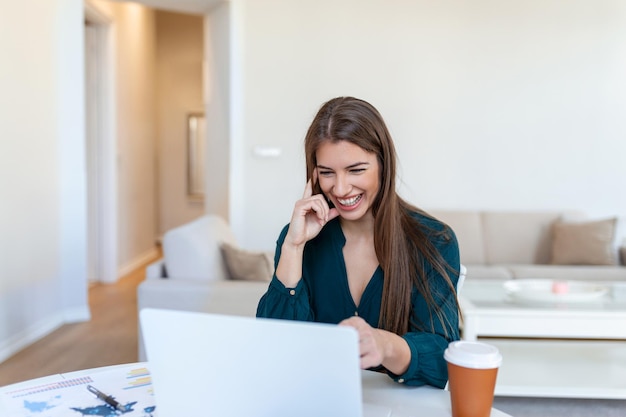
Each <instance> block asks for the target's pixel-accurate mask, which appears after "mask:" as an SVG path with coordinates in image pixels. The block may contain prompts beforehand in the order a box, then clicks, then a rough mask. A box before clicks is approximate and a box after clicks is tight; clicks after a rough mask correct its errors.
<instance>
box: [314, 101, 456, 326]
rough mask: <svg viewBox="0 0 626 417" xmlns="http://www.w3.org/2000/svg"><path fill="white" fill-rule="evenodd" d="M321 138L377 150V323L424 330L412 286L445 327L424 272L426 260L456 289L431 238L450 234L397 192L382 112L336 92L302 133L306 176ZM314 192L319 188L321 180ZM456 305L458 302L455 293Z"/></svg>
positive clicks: (393, 159)
mask: <svg viewBox="0 0 626 417" xmlns="http://www.w3.org/2000/svg"><path fill="white" fill-rule="evenodd" d="M325 141H332V142H338V141H348V142H350V143H353V144H355V145H357V146H359V147H360V148H361V149H363V150H365V151H367V152H372V153H374V154H376V157H377V159H378V163H379V166H380V169H379V173H380V189H379V191H378V195H377V196H376V198H375V199H374V202H373V204H372V214H373V215H374V248H375V250H376V256H377V258H378V262H379V264H380V266H381V268H382V270H383V272H384V274H385V279H384V284H383V295H382V301H381V309H380V317H379V326H380V327H382V328H383V329H386V330H388V331H391V332H394V333H396V334H398V335H402V334H404V333H406V332H408V331H409V329H410V326H414V327H416V328H417V329H420V330H427V329H426V326H427V325H426V323H419V322H417V318H416V317H413V314H412V306H411V293H412V290H413V287H415V288H416V289H417V290H418V291H419V292H420V294H421V295H422V296H423V297H424V299H425V300H426V303H427V304H428V306H429V311H431V317H430V321H431V323H430V326H428V327H430V328H432V327H433V326H432V320H433V317H432V313H434V314H435V315H436V316H437V318H438V319H439V320H440V321H441V324H442V326H443V328H444V329H446V332H447V329H448V327H449V326H448V324H449V323H447V320H446V319H445V316H444V314H443V313H442V312H441V309H440V308H438V307H437V303H436V300H435V297H434V296H433V289H432V287H431V283H430V282H428V278H427V277H426V273H425V271H424V261H426V262H428V263H430V265H431V266H432V268H433V269H434V270H435V271H436V272H438V273H439V274H441V276H442V277H443V279H444V280H445V283H446V284H447V286H448V287H449V288H450V289H451V290H452V292H453V293H454V291H455V290H454V285H453V284H452V281H451V279H450V276H449V272H450V273H452V272H454V273H458V271H455V270H454V268H453V267H452V266H450V265H448V264H447V262H446V261H445V260H444V259H443V257H442V256H441V254H440V253H439V252H438V251H437V249H436V247H435V245H434V244H433V243H432V241H431V239H432V238H435V239H449V238H450V234H449V229H448V228H447V227H446V228H444V230H442V231H437V230H430V229H425V227H424V226H423V225H421V224H420V223H419V222H418V221H417V220H416V219H415V218H414V217H413V215H412V213H420V214H422V215H425V216H427V217H430V216H428V214H426V213H425V212H424V211H422V210H420V209H418V208H416V207H414V206H413V205H411V204H409V203H407V202H406V201H404V200H403V199H402V198H401V197H400V196H399V195H398V194H397V192H396V151H395V147H394V144H393V140H392V139H391V135H390V134H389V131H388V130H387V126H386V125H385V122H384V121H383V118H382V116H381V115H380V113H379V112H378V111H377V110H376V109H375V108H374V107H373V106H372V105H371V104H369V103H368V102H366V101H363V100H360V99H357V98H354V97H338V98H334V99H332V100H330V101H328V102H326V103H325V104H324V105H322V107H321V108H320V110H319V111H318V113H317V115H316V116H315V118H314V120H313V122H312V123H311V126H310V127H309V130H308V132H307V134H306V138H305V145H304V147H305V155H306V172H307V179H308V178H311V176H312V175H313V169H314V168H315V167H316V166H317V157H316V152H317V149H318V148H319V146H320V145H321V144H322V143H323V142H325ZM313 192H314V193H315V194H317V193H321V192H322V191H321V189H320V188H319V184H315V187H314V190H313ZM455 303H456V307H457V309H458V301H456V298H455Z"/></svg>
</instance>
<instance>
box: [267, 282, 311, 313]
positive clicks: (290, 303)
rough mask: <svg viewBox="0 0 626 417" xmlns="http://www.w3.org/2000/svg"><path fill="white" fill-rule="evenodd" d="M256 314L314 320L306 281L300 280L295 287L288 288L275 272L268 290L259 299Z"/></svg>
mask: <svg viewBox="0 0 626 417" xmlns="http://www.w3.org/2000/svg"><path fill="white" fill-rule="evenodd" d="M256 315H257V317H265V318H273V319H287V320H301V321H313V320H314V315H313V312H312V311H311V305H310V303H309V292H308V290H307V287H306V285H305V283H304V281H303V280H300V282H298V285H296V287H295V288H287V287H285V286H284V285H283V283H282V282H280V280H279V279H278V278H276V274H274V276H273V277H272V281H271V282H270V285H269V288H268V289H267V292H266V293H265V294H264V295H263V297H261V300H260V301H259V305H258V307H257V311H256Z"/></svg>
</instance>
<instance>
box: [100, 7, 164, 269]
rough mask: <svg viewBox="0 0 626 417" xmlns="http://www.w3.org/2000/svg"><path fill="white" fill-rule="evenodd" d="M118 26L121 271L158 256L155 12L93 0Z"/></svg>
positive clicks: (117, 120) (117, 136)
mask: <svg viewBox="0 0 626 417" xmlns="http://www.w3.org/2000/svg"><path fill="white" fill-rule="evenodd" d="M91 2H92V3H93V4H94V5H95V6H96V7H97V8H99V9H100V10H101V11H102V12H103V13H104V14H106V15H107V16H110V17H111V19H112V21H113V26H114V30H115V47H114V49H115V62H116V66H115V82H116V92H115V97H116V101H115V105H114V106H115V111H116V115H115V120H116V127H115V129H116V130H115V136H116V138H117V144H116V146H117V179H118V181H117V194H118V196H117V204H118V207H117V209H118V216H117V218H118V263H119V265H118V271H119V276H123V275H125V274H127V273H129V272H131V271H132V270H134V269H136V268H138V267H139V266H141V265H142V264H143V263H145V262H146V260H149V259H152V258H153V257H154V256H156V254H157V251H156V246H155V244H156V239H157V235H158V232H157V229H158V219H157V196H156V193H157V183H156V166H157V160H156V144H157V135H158V134H157V120H158V119H157V100H156V97H157V94H156V86H157V84H156V17H155V15H156V12H155V11H154V10H153V9H151V8H148V7H145V6H142V5H140V4H136V3H116V2H111V1H107V0H91Z"/></svg>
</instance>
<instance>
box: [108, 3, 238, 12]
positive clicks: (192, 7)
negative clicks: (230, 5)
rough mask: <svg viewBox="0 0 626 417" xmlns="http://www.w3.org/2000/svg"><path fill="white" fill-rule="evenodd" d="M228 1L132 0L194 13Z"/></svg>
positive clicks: (166, 8) (205, 10) (147, 4)
mask: <svg viewBox="0 0 626 417" xmlns="http://www.w3.org/2000/svg"><path fill="white" fill-rule="evenodd" d="M115 1H131V0H115ZM226 1H228V0H132V2H133V3H141V4H144V5H146V6H149V7H152V8H155V9H163V10H170V11H173V12H181V13H194V14H205V13H207V12H208V11H209V10H211V9H212V8H213V7H215V6H216V5H218V4H219V3H224V2H226Z"/></svg>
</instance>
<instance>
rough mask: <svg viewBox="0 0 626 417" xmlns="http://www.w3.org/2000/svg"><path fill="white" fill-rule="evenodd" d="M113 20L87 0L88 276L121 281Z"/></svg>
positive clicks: (92, 278)
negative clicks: (119, 269) (118, 271)
mask: <svg viewBox="0 0 626 417" xmlns="http://www.w3.org/2000/svg"><path fill="white" fill-rule="evenodd" d="M112 22H113V20H112V19H111V18H110V17H109V16H107V15H106V14H104V13H103V12H102V11H100V10H99V9H98V8H97V7H96V6H94V5H93V4H91V3H90V2H89V1H87V2H85V23H84V27H85V31H84V33H85V140H86V144H85V145H86V146H85V149H86V153H87V155H86V161H87V162H86V165H87V166H86V171H87V234H88V236H87V242H88V244H87V254H88V256H87V272H88V274H87V279H88V280H89V282H115V281H117V278H118V277H117V275H118V274H117V269H118V268H117V176H116V163H115V160H116V157H115V155H116V148H117V147H116V139H115V134H114V132H115V119H114V114H115V113H114V102H115V97H114V94H115V88H114V87H115V84H114V67H113V56H114V54H113V52H114V51H113V48H114V45H115V44H114V42H113V40H114V33H113V30H114V29H113V25H112Z"/></svg>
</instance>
